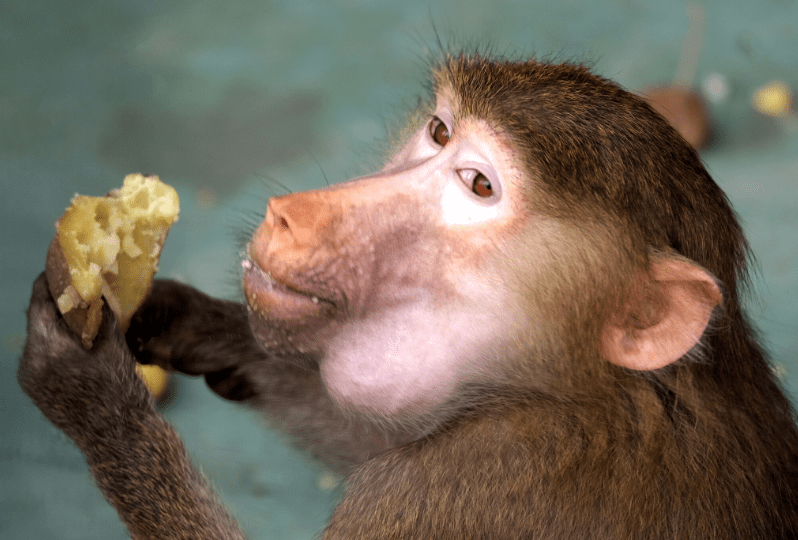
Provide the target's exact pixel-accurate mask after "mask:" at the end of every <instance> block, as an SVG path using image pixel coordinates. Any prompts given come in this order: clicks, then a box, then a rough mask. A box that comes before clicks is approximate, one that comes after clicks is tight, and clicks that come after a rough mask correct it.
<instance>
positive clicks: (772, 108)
mask: <svg viewBox="0 0 798 540" xmlns="http://www.w3.org/2000/svg"><path fill="white" fill-rule="evenodd" d="M751 101H752V103H753V105H754V109H756V110H757V111H758V112H760V113H762V114H766V115H768V116H775V117H777V118H782V117H786V116H788V115H789V114H790V105H791V104H792V92H791V91H790V87H789V86H787V83H785V82H782V81H773V82H771V83H768V84H766V85H765V86H762V87H760V88H758V89H757V90H756V92H754V95H753V97H752V100H751Z"/></svg>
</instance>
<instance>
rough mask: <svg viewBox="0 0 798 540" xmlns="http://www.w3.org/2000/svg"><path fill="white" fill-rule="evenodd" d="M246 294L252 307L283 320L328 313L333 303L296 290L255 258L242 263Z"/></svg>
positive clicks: (265, 314)
mask: <svg viewBox="0 0 798 540" xmlns="http://www.w3.org/2000/svg"><path fill="white" fill-rule="evenodd" d="M241 267H242V268H243V269H244V294H245V295H246V298H247V302H248V303H249V305H250V307H251V308H252V309H253V310H254V311H255V312H256V313H258V314H259V315H260V316H261V317H263V318H267V319H280V320H307V319H312V318H318V317H321V316H323V315H325V314H326V313H327V311H328V310H329V308H330V307H331V306H330V304H329V302H326V301H324V300H321V299H319V297H318V296H315V295H313V294H311V293H306V292H302V291H298V290H296V289H293V288H291V287H289V286H287V285H285V284H283V283H280V282H279V281H277V280H275V279H274V278H273V277H272V276H271V275H270V274H269V273H267V272H264V271H263V269H261V268H260V266H258V264H257V263H256V262H255V261H253V260H252V259H251V258H246V259H244V260H243V261H242V262H241Z"/></svg>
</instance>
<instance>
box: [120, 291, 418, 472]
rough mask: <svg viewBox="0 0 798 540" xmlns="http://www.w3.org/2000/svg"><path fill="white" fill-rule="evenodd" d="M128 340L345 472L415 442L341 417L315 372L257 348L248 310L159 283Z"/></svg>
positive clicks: (147, 359) (142, 356)
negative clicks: (252, 409) (245, 404)
mask: <svg viewBox="0 0 798 540" xmlns="http://www.w3.org/2000/svg"><path fill="white" fill-rule="evenodd" d="M126 338H127V342H128V345H129V346H130V349H131V350H132V351H133V353H134V355H135V356H136V359H137V360H138V361H139V362H143V363H154V364H158V365H161V366H162V367H164V368H166V369H174V370H177V371H181V372H183V373H187V374H191V375H204V376H205V379H206V381H207V383H208V385H209V386H210V387H211V388H212V389H213V390H214V391H215V392H216V393H218V394H219V395H220V396H222V397H224V398H226V399H230V400H234V401H243V400H247V401H249V402H251V403H252V404H253V405H255V406H256V407H257V408H258V409H259V410H260V411H261V412H262V413H263V414H264V415H265V416H266V417H268V418H269V419H270V420H271V421H272V423H273V424H274V425H275V427H277V428H279V429H281V430H283V431H285V432H287V433H288V434H289V435H290V436H291V437H292V439H293V440H294V441H296V442H297V444H298V445H299V446H301V447H303V448H305V449H307V450H309V451H310V452H311V453H312V454H313V455H314V456H315V457H316V458H318V459H319V460H321V461H322V462H324V463H325V464H326V465H328V466H329V467H331V468H333V469H334V470H336V471H338V472H340V473H343V474H347V473H349V472H350V471H351V470H352V469H353V468H354V467H355V466H357V465H359V464H360V463H363V462H364V461H365V460H367V459H368V458H370V457H371V456H373V455H375V454H377V453H379V452H381V451H383V450H385V449H387V448H390V447H393V446H395V445H397V444H399V443H402V442H406V441H409V440H411V439H413V438H415V436H414V435H412V434H410V433H402V432H399V431H397V430H394V431H388V430H387V429H385V428H377V427H376V425H372V424H370V423H368V422H366V421H364V420H362V419H361V420H358V419H354V418H351V417H348V416H346V415H344V413H343V411H341V409H340V408H339V407H338V406H337V405H336V404H335V403H334V402H333V400H332V398H331V397H330V395H329V393H328V392H327V390H326V388H325V386H324V382H323V381H322V379H321V375H320V373H319V370H318V366H316V365H314V366H309V365H306V366H305V367H302V366H300V365H298V363H297V362H295V361H293V360H292V359H290V358H277V357H273V356H272V355H269V354H268V353H267V352H266V351H265V350H264V349H263V348H262V347H261V346H260V344H259V343H258V342H257V341H256V339H255V337H254V336H253V334H252V331H251V330H250V326H249V321H248V315H247V308H246V306H245V305H244V304H240V303H237V302H230V301H226V300H219V299H216V298H212V297H210V296H208V295H206V294H204V293H202V292H200V291H198V290H196V289H194V288H192V287H190V286H188V285H184V284H182V283H178V282H176V281H169V280H155V282H154V284H153V289H152V293H151V294H150V296H149V297H148V298H147V300H146V301H145V303H144V305H143V306H142V307H141V308H140V309H139V310H138V311H137V312H136V314H135V315H134V317H133V320H132V321H131V324H130V328H129V329H128V331H127V336H126Z"/></svg>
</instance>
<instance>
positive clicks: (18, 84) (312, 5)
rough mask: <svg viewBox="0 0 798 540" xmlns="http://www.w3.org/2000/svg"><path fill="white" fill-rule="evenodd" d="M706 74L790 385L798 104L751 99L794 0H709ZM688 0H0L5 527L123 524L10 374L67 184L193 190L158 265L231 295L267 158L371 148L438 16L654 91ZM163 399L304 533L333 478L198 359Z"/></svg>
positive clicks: (427, 46)
mask: <svg viewBox="0 0 798 540" xmlns="http://www.w3.org/2000/svg"><path fill="white" fill-rule="evenodd" d="M703 7H704V9H705V19H704V25H703V45H702V47H701V48H700V50H699V49H697V48H696V47H693V51H692V54H693V56H694V57H695V58H696V59H697V65H696V72H695V77H694V83H695V86H696V87H697V88H699V89H700V88H702V87H703V85H704V83H705V81H707V80H708V79H711V78H712V77H717V76H718V75H720V76H721V77H722V78H723V79H724V80H725V81H726V84H727V89H728V90H729V92H728V95H727V97H726V98H725V99H724V100H721V101H718V102H715V103H712V104H711V112H712V115H713V118H714V121H715V130H716V137H715V140H714V142H713V144H712V145H711V146H710V147H709V148H708V149H707V150H706V151H705V152H704V158H705V160H706V163H707V166H708V167H709V169H710V171H711V172H712V173H713V175H714V177H715V179H716V180H717V182H718V183H719V184H720V185H721V186H722V187H723V188H724V189H725V190H726V192H727V193H728V194H729V197H730V198H731V200H732V201H733V203H734V204H735V206H736V208H737V209H738V210H739V212H740V214H741V216H742V219H743V222H744V225H745V228H746V230H747V233H748V236H749V239H750V241H751V245H752V247H753V249H754V252H755V253H756V255H757V257H758V268H759V272H758V273H757V274H756V276H755V292H756V294H755V295H754V296H752V298H751V299H750V301H749V306H750V309H751V313H752V316H753V319H754V320H755V321H756V323H757V324H758V325H759V327H760V328H761V329H762V331H763V335H764V336H765V338H766V339H767V342H768V344H769V347H770V349H771V351H772V353H773V358H774V361H775V364H776V366H777V369H778V370H779V373H780V375H781V376H782V377H783V379H784V382H785V385H786V386H787V387H788V389H789V390H790V391H791V392H792V393H793V395H795V392H796V391H798V196H796V188H798V121H796V117H795V115H794V114H792V116H790V117H788V118H780V119H776V118H770V117H766V116H763V115H760V114H758V113H757V112H755V111H754V110H753V109H752V107H751V96H752V93H753V92H754V90H755V89H756V88H758V87H760V86H762V85H764V84H766V83H768V82H770V81H773V80H777V79H780V80H784V81H785V82H786V83H788V85H789V86H790V87H791V88H792V89H793V90H795V89H798V2H795V1H792V0H751V1H748V2H739V1H736V2H735V1H729V0H706V1H705V2H704V3H703ZM687 13H688V10H687V6H686V4H684V3H682V2H678V1H674V2H663V1H662V0H599V1H594V2H578V1H574V0H539V1H534V0H528V1H511V0H438V1H436V2H413V1H408V2H395V1H389V0H371V1H357V0H348V1H345V0H324V1H320V0H315V1H314V0H291V1H282V0H274V1H259V2H256V1H246V2H229V1H222V0H191V1H174V0H162V1H155V0H150V1H145V0H135V1H108V0H106V1H99V0H84V1H79V0H76V1H71V2H65V1H59V0H55V1H54V0H48V1H45V0H3V1H2V2H0V231H2V233H1V234H0V278H1V279H0V437H1V438H0V538H8V539H18V540H27V539H37V540H42V539H45V540H46V539H50V538H52V539H72V538H74V539H77V538H80V539H94V538H104V539H115V538H126V534H125V531H124V529H123V527H122V526H121V524H120V523H119V521H118V519H117V518H116V516H115V514H114V512H113V511H112V510H111V508H110V507H109V506H108V505H107V504H106V503H105V502H104V501H103V499H102V497H101V496H100V494H99V491H98V490H97V489H96V487H95V486H94V484H93V482H92V480H91V478H90V476H89V473H88V472H87V470H86V467H85V464H84V462H83V460H82V457H81V456H80V454H79V453H78V452H77V450H76V449H75V448H74V447H73V446H72V445H71V444H70V443H69V441H67V440H65V439H64V437H63V436H61V435H60V434H59V433H58V432H56V431H55V430H54V428H52V427H50V426H49V425H48V424H47V423H46V422H45V421H44V420H43V419H42V417H41V415H40V414H39V413H38V411H37V410H36V409H34V407H33V406H32V405H31V404H30V403H29V402H28V400H27V398H26V397H25V396H24V395H22V393H21V392H20V390H19V389H18V387H17V385H16V381H15V377H14V371H15V369H16V362H17V357H18V355H19V352H20V350H21V346H22V342H23V340H24V310H25V307H26V305H27V299H28V295H29V291H30V284H31V282H32V280H33V279H34V277H35V276H36V275H37V274H38V273H39V272H40V271H41V270H42V268H43V265H44V255H45V251H46V248H47V245H48V243H49V242H50V239H51V238H52V236H53V232H54V229H53V224H54V222H55V220H56V219H57V218H58V217H59V216H60V215H61V213H62V212H63V210H64V208H65V207H66V206H67V204H68V202H69V199H70V198H71V196H72V195H73V194H74V193H78V192H79V193H84V194H95V195H99V194H102V193H105V192H107V191H108V190H109V189H111V188H113V187H116V186H118V185H120V183H121V181H122V178H123V177H124V175H125V174H127V173H129V172H136V171H143V172H155V173H157V174H159V175H160V176H161V177H162V178H163V179H164V180H165V181H167V182H169V183H171V184H173V185H174V186H175V187H176V188H177V190H178V191H179V193H180V196H181V202H182V210H181V214H180V221H179V222H178V223H177V225H176V226H175V227H174V229H173V231H172V233H171V234H170V238H169V242H168V244H167V247H166V249H165V251H164V256H163V259H162V262H161V272H160V275H161V276H165V277H179V278H181V279H183V280H185V281H186V282H188V283H190V284H192V285H195V286H197V287H199V288H201V289H203V290H205V291H207V292H209V293H211V294H214V295H220V296H226V297H236V295H237V294H238V293H237V285H236V283H235V281H236V275H237V274H236V265H237V249H238V248H237V245H236V242H235V235H236V232H237V231H242V230H245V229H246V226H245V223H246V222H247V219H257V218H258V217H259V216H261V215H262V214H263V212H264V209H265V202H266V199H267V198H268V196H269V195H270V194H272V193H279V192H280V190H279V188H274V184H273V183H272V182H271V179H273V180H276V181H279V182H280V183H282V184H284V185H286V186H288V187H289V188H290V189H292V190H303V189H308V188H315V187H320V186H323V185H325V179H324V176H326V178H327V179H329V181H330V182H338V181H341V180H344V179H347V178H349V177H351V176H353V175H357V174H363V173H366V172H368V171H369V170H371V169H373V168H374V167H376V166H377V165H378V163H379V159H378V157H377V156H376V155H375V153H374V152H373V150H372V149H373V148H374V147H375V140H379V138H380V137H381V136H382V134H383V133H384V129H383V122H384V120H385V119H391V118H392V117H393V116H394V115H395V114H396V111H397V110H400V109H401V107H400V108H399V109H397V108H396V106H397V105H401V104H402V103H403V102H411V101H412V99H413V96H414V95H415V94H416V93H418V92H419V90H420V88H421V81H422V79H423V66H424V59H425V58H428V57H429V56H430V54H431V53H434V51H435V50H436V45H435V43H436V37H435V33H434V31H433V23H434V25H435V26H436V27H437V28H438V31H439V33H440V35H441V36H442V37H443V38H444V39H449V40H453V41H455V42H463V43H469V44H480V43H483V44H484V43H488V42H489V43H492V44H494V46H495V50H497V51H505V50H507V51H508V52H509V53H513V54H516V53H517V54H533V53H534V54H539V55H549V54H552V53H553V54H556V55H559V56H560V57H562V58H574V57H575V58H580V59H584V60H589V61H594V62H595V66H596V70H597V71H598V72H599V73H601V74H602V75H605V76H607V77H610V78H613V79H616V80H617V81H619V82H620V83H621V84H623V85H624V86H626V87H628V88H630V89H634V90H638V89H642V88H644V87H646V86H648V85H651V84H655V83H661V82H667V81H670V80H672V79H673V77H674V74H675V72H676V69H677V63H678V60H679V55H680V51H681V49H682V41H683V39H684V37H685V35H686V33H687V29H688V22H689V21H688V15H687ZM164 412H165V414H166V415H167V416H168V417H169V418H170V420H171V421H172V422H173V423H174V424H175V425H176V427H177V429H178V430H179V431H180V432H181V434H182V435H183V436H184V437H185V440H186V443H187V446H188V447H189V449H190V451H191V453H192V455H193V456H194V457H195V459H196V462H197V463H198V464H199V465H200V466H201V467H202V469H203V470H204V471H205V472H206V473H207V474H208V476H210V478H211V479H212V481H213V483H214V484H215V486H216V487H217V489H218V490H219V491H220V492H221V493H222V495H223V497H224V498H225V500H226V501H227V503H228V504H229V506H230V507H231V509H232V511H233V512H234V513H235V514H236V515H237V516H238V517H239V519H240V520H241V522H242V523H243V526H244V528H245V529H246V530H247V531H248V533H249V535H250V537H251V538H253V539H258V538H276V537H279V538H312V537H314V536H315V535H316V534H317V533H318V532H319V531H320V530H321V528H322V527H323V525H324V523H325V521H326V519H327V517H328V515H329V513H330V511H331V509H332V508H333V505H334V501H335V498H336V497H337V496H338V495H339V492H338V491H337V490H336V488H334V487H333V486H334V484H335V482H336V479H335V478H334V477H332V476H331V475H330V473H328V472H326V471H325V470H324V469H323V468H321V467H320V466H318V465H317V464H314V463H312V462H311V461H309V460H308V459H307V458H305V457H304V456H302V455H300V454H297V453H296V452H294V451H292V450H291V449H289V448H288V446H287V445H286V444H285V442H284V441H283V439H281V438H280V437H279V436H278V435H277V434H275V433H273V432H270V431H269V430H268V429H266V428H264V426H263V425H262V422H261V421H260V420H259V419H258V418H257V417H256V416H255V415H254V414H253V413H251V412H249V411H247V410H246V409H243V408H241V407H238V406H235V405H231V404H229V403H224V402H222V401H221V400H220V399H217V398H215V397H214V396H213V395H212V394H211V393H210V392H209V391H208V390H207V389H206V388H205V387H204V385H203V383H202V382H201V381H197V380H190V379H180V380H179V381H177V384H176V386H175V398H174V399H173V401H172V402H171V404H170V405H168V406H167V407H165V408H164Z"/></svg>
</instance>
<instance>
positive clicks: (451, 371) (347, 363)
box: [321, 303, 479, 417]
mask: <svg viewBox="0 0 798 540" xmlns="http://www.w3.org/2000/svg"><path fill="white" fill-rule="evenodd" d="M466 319H469V317H466ZM471 323H472V321H471V320H470V319H469V320H464V319H463V317H462V316H458V315H455V316H451V314H448V316H447V314H446V313H441V312H440V311H436V310H434V309H432V308H431V307H430V306H427V305H425V304H424V303H419V304H414V305H413V306H405V307H402V308H399V309H396V310H392V311H390V312H389V313H385V314H382V315H380V316H375V317H374V318H373V319H369V320H367V321H357V322H353V323H352V324H351V325H350V326H349V328H347V329H345V330H344V331H343V332H341V334H339V336H338V337H337V338H336V339H335V340H333V343H331V346H330V348H329V352H328V353H327V355H326V356H325V358H324V361H323V362H322V366H321V370H322V376H323V378H324V381H325V383H326V385H327V387H328V390H329V392H330V395H331V396H332V397H333V398H334V399H335V400H336V401H338V402H339V403H340V404H341V405H343V406H344V407H348V408H353V409H356V410H359V411H362V412H365V413H372V414H377V415H380V416H383V417H404V416H413V415H418V414H424V413H426V412H430V411H432V410H434V409H435V408H436V407H438V406H440V405H442V404H444V403H445V402H446V401H447V400H448V399H449V398H450V397H451V396H452V395H453V394H454V392H455V391H456V388H457V385H458V383H460V382H461V381H462V380H464V379H466V378H469V374H470V373H471V371H472V366H473V364H474V360H475V355H476V354H477V353H476V351H475V350H474V345H477V343H475V341H479V340H475V339H474V337H473V335H470V334H472V331H473V327H472V326H471Z"/></svg>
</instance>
